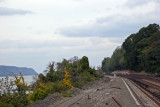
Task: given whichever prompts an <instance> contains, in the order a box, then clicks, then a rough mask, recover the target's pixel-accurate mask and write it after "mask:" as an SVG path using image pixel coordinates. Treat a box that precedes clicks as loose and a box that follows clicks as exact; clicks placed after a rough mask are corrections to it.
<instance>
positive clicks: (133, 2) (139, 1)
mask: <svg viewBox="0 0 160 107" xmlns="http://www.w3.org/2000/svg"><path fill="white" fill-rule="evenodd" d="M150 2H155V3H156V4H160V0H128V1H127V2H126V3H125V4H124V6H126V7H129V8H134V7H137V6H141V5H146V4H147V3H150Z"/></svg>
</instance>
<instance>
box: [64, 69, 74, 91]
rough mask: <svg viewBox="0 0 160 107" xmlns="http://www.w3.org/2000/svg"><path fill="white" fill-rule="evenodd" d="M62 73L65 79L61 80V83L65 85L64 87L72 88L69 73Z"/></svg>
mask: <svg viewBox="0 0 160 107" xmlns="http://www.w3.org/2000/svg"><path fill="white" fill-rule="evenodd" d="M64 72H65V78H64V79H63V81H64V83H65V87H68V88H74V87H73V85H72V84H71V80H70V74H69V72H67V70H66V69H65V70H64Z"/></svg>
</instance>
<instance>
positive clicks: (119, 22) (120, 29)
mask: <svg viewBox="0 0 160 107" xmlns="http://www.w3.org/2000/svg"><path fill="white" fill-rule="evenodd" d="M158 12H159V11H155V12H151V13H148V14H138V13H137V14H134V15H133V16H130V15H128V16H127V15H120V14H115V15H112V16H109V17H102V18H98V19H97V20H95V22H94V23H92V24H88V25H87V24H86V25H81V26H72V27H68V28H61V29H59V33H60V34H62V35H66V36H71V37H72V36H73V37H74V36H77V37H91V36H101V37H118V36H119V37H124V36H127V35H130V34H132V33H136V32H137V31H138V29H140V28H141V27H144V26H147V25H148V24H150V23H156V22H158V21H159V19H160V15H157V13H158ZM146 16H147V17H146Z"/></svg>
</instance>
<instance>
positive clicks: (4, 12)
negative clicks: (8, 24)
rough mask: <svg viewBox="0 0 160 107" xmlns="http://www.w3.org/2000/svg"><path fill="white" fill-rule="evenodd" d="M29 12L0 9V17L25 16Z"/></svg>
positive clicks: (29, 12)
mask: <svg viewBox="0 0 160 107" xmlns="http://www.w3.org/2000/svg"><path fill="white" fill-rule="evenodd" d="M31 13H32V12H31V11H27V10H21V9H13V8H6V7H0V16H11V15H25V14H31Z"/></svg>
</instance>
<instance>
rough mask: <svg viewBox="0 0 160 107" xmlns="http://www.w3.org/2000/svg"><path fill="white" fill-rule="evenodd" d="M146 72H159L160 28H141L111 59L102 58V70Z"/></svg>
mask: <svg viewBox="0 0 160 107" xmlns="http://www.w3.org/2000/svg"><path fill="white" fill-rule="evenodd" d="M126 69H129V70H134V71H136V72H141V71H146V72H148V73H159V72H160V26H159V25H158V24H150V25H148V26H147V27H143V28H141V29H140V30H139V31H138V32H137V33H135V34H131V35H130V36H128V37H127V38H126V39H125V41H124V42H123V44H122V46H121V47H118V48H116V49H115V51H114V52H113V54H112V56H111V58H109V57H107V58H104V60H103V61H102V70H103V71H105V72H109V73H110V72H112V71H114V70H126Z"/></svg>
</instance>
